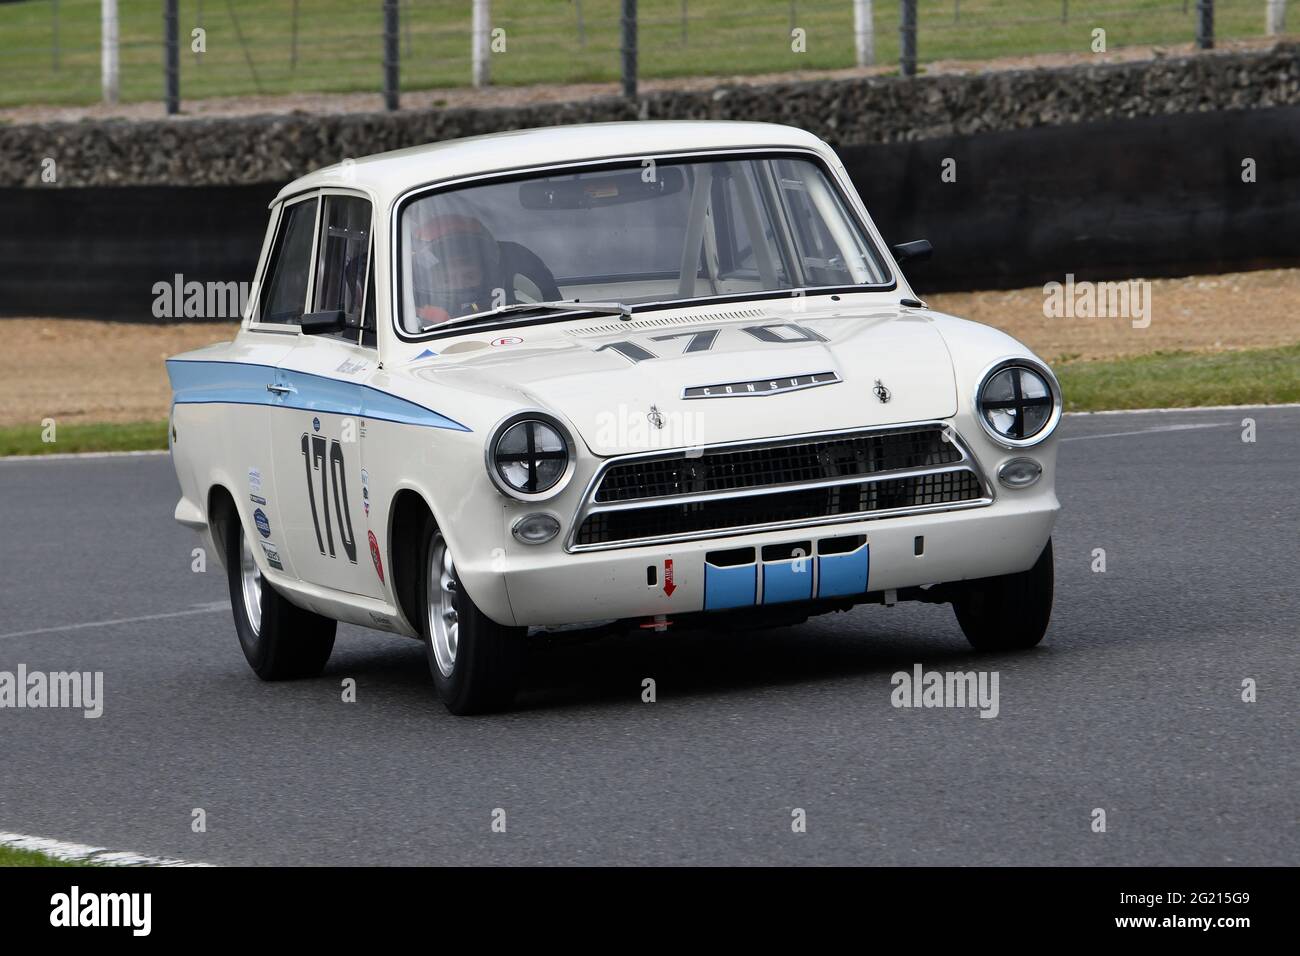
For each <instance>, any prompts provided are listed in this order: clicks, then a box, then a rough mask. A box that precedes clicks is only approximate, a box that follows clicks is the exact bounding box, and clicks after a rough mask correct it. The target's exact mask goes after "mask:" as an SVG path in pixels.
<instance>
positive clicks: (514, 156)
mask: <svg viewBox="0 0 1300 956" xmlns="http://www.w3.org/2000/svg"><path fill="white" fill-rule="evenodd" d="M764 147H774V148H788V147H802V148H805V149H815V150H817V151H819V152H821V153H823V154H826V155H827V156H828V158H829V157H830V156H831V155H833V154H831V152H830V148H829V147H828V146H827V145H826V144H825V143H823V142H822V141H821V140H819V139H818V138H817V137H816V136H813V135H812V134H811V133H808V132H805V131H804V130H801V129H797V128H795V127H793V126H781V125H779V124H776V123H745V122H728V121H718V120H674V121H643V122H625V123H591V124H586V125H576V126H549V127H546V128H543V129H523V130H512V131H510V132H506V133H492V134H490V135H487V136H472V137H469V138H467V139H453V140H447V141H445V142H441V143H430V144H428V145H426V146H412V147H410V148H408V149H399V150H394V151H393V152H390V153H377V154H375V155H373V156H365V157H359V158H356V159H346V160H344V161H342V162H340V163H336V164H334V165H333V166H326V167H325V168H323V169H318V170H316V171H315V172H312V173H308V174H307V175H306V176H302V177H300V178H299V179H295V180H294V181H293V182H291V183H290V184H289V185H287V186H285V187H284V189H282V190H280V193H279V195H278V196H277V197H276V201H279V200H280V199H283V198H285V197H286V196H291V195H294V194H296V193H300V192H305V191H307V190H309V189H317V188H320V187H326V186H329V187H351V188H355V189H361V190H363V191H365V192H367V193H369V194H370V195H371V196H372V197H373V199H374V200H375V201H376V203H377V205H379V206H380V207H384V206H387V205H388V204H389V203H390V202H391V201H392V200H393V199H395V198H396V197H398V196H400V195H401V194H403V193H405V192H406V191H407V190H408V189H411V188H413V187H416V186H422V185H425V184H427V183H431V182H437V181H441V180H448V179H458V178H461V177H465V176H475V175H479V174H483V173H493V172H505V171H508V170H513V169H527V168H530V167H536V166H550V165H561V164H564V163H571V162H585V161H588V160H592V159H605V158H616V157H627V156H637V155H646V156H651V155H663V154H665V153H673V152H683V151H691V150H706V149H738V148H746V149H753V148H764Z"/></svg>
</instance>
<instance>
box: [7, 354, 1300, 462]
mask: <svg viewBox="0 0 1300 956" xmlns="http://www.w3.org/2000/svg"><path fill="white" fill-rule="evenodd" d="M1052 365H1053V369H1054V370H1055V372H1056V374H1057V376H1058V377H1059V378H1060V380H1061V388H1062V389H1063V390H1064V392H1065V409H1066V411H1070V412H1102V411H1110V410H1113V409H1119V408H1196V407H1200V406H1204V405H1279V404H1283V403H1288V402H1300V345H1286V346H1282V347H1281V348H1271V349H1249V350H1243V351H1240V352H1153V353H1151V354H1150V355H1139V356H1132V357H1129V358H1121V359H1113V360H1110V361H1092V362H1087V361H1078V360H1071V359H1068V358H1065V359H1057V360H1056V361H1055V362H1053V363H1052ZM41 432H42V429H41V427H40V426H39V425H19V426H15V427H9V428H0V456H3V455H49V454H54V453H69V452H92V451H147V450H152V449H165V448H166V447H167V423H166V422H165V421H160V422H131V423H128V424H123V425H60V426H59V427H58V431H57V438H58V441H56V442H49V443H47V442H44V441H42V440H41Z"/></svg>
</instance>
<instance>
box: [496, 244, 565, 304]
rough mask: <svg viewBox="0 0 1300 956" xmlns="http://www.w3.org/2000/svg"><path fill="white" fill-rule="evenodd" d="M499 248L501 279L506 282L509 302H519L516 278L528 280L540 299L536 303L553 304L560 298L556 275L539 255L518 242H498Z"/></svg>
mask: <svg viewBox="0 0 1300 956" xmlns="http://www.w3.org/2000/svg"><path fill="white" fill-rule="evenodd" d="M497 247H498V248H499V249H500V250H501V277H502V279H503V280H504V281H505V290H506V299H507V301H510V302H518V301H519V299H518V297H517V296H516V294H515V292H516V288H515V277H516V276H519V277H522V278H524V279H526V280H528V282H529V284H531V285H532V286H533V288H534V289H536V290H537V294H538V295H539V296H540V298H538V299H537V300H536V301H538V302H552V301H554V300H556V299H558V298H560V287H559V285H558V284H557V283H556V281H555V275H554V274H553V273H552V272H551V270H550V269H548V268H547V267H546V263H545V262H543V261H542V259H541V257H540V256H539V255H537V253H535V252H533V250H531V249H529V248H528V247H527V246H524V245H520V244H519V243H517V242H498V243H497ZM524 301H527V300H524Z"/></svg>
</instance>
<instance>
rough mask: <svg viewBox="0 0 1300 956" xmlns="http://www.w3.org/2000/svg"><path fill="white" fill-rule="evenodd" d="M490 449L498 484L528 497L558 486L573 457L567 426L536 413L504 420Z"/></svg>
mask: <svg viewBox="0 0 1300 956" xmlns="http://www.w3.org/2000/svg"><path fill="white" fill-rule="evenodd" d="M487 452H488V455H487V457H488V462H487V464H488V472H489V474H490V475H491V476H492V480H493V481H494V482H495V483H496V485H497V487H498V488H500V489H501V490H502V491H504V492H505V493H506V494H508V495H511V496H513V497H517V498H519V497H522V498H526V499H527V498H532V497H535V496H537V495H544V494H546V492H548V491H551V490H552V489H554V488H555V487H556V486H557V485H558V484H559V483H560V481H561V480H562V479H563V478H564V476H565V475H566V474H567V473H568V470H569V462H570V459H571V457H572V453H571V444H570V442H569V440H568V438H567V437H566V434H565V432H564V431H563V426H561V425H560V423H559V422H557V421H554V420H552V419H550V418H549V416H548V417H543V416H541V415H539V414H536V413H523V414H520V415H516V416H514V417H512V418H510V419H508V420H506V421H505V422H502V423H501V425H499V426H498V427H497V429H496V432H495V436H494V438H493V439H492V441H491V442H489V444H488V449H487Z"/></svg>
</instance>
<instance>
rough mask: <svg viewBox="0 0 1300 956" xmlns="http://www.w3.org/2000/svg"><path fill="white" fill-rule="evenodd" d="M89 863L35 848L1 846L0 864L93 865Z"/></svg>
mask: <svg viewBox="0 0 1300 956" xmlns="http://www.w3.org/2000/svg"><path fill="white" fill-rule="evenodd" d="M91 865H92V864H89V863H74V862H69V861H67V860H58V859H55V858H54V857H52V856H46V855H45V854H44V853H37V852H36V851H35V850H15V849H14V848H13V847H8V846H0V866H91Z"/></svg>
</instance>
